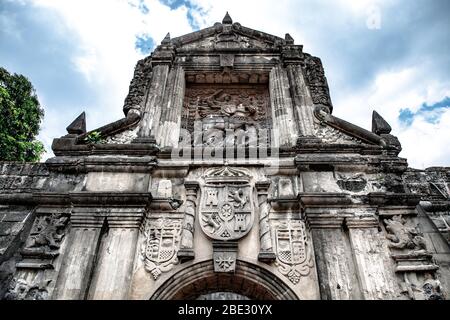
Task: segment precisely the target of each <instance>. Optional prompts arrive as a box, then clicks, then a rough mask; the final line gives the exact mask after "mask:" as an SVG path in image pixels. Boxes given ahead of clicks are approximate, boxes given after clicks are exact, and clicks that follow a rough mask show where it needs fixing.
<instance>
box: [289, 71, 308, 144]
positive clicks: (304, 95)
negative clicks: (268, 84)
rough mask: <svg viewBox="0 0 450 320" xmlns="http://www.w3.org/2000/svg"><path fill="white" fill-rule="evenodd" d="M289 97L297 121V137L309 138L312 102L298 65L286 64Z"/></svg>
mask: <svg viewBox="0 0 450 320" xmlns="http://www.w3.org/2000/svg"><path fill="white" fill-rule="evenodd" d="M286 70H287V75H288V79H289V84H290V89H291V96H292V100H293V105H294V107H293V108H294V114H295V118H296V120H297V125H298V129H299V135H300V136H302V137H310V136H313V135H314V124H313V108H314V105H313V102H312V99H311V96H310V94H309V90H308V87H307V86H306V83H305V79H304V75H303V71H302V68H301V66H300V65H297V64H288V65H287V66H286Z"/></svg>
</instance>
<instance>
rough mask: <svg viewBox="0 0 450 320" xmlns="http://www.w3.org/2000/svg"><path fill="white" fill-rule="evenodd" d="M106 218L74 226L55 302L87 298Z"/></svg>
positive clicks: (56, 288) (77, 223) (59, 277)
mask: <svg viewBox="0 0 450 320" xmlns="http://www.w3.org/2000/svg"><path fill="white" fill-rule="evenodd" d="M104 221H105V218H103V217H102V218H100V219H92V220H91V221H84V223H79V222H76V223H73V222H72V226H71V230H70V232H69V237H68V240H67V241H68V243H69V247H68V248H67V250H66V253H65V255H64V261H63V264H62V267H61V270H60V273H59V276H58V279H57V281H56V287H55V291H54V293H53V297H52V299H58V300H81V299H85V298H86V293H87V290H88V288H89V285H90V278H91V275H92V269H93V267H94V263H95V259H96V255H97V251H98V244H99V240H100V235H101V230H102V226H103V225H104Z"/></svg>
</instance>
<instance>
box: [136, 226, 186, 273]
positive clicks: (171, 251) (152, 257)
mask: <svg viewBox="0 0 450 320" xmlns="http://www.w3.org/2000/svg"><path fill="white" fill-rule="evenodd" d="M180 231H181V222H180V221H171V220H170V219H158V220H156V221H150V222H149V223H148V224H147V226H146V228H145V231H144V235H145V237H146V240H145V241H144V242H143V247H142V256H143V259H144V261H145V269H146V270H148V271H150V272H151V273H152V275H153V277H154V278H155V280H156V279H157V278H158V277H159V275H160V274H161V273H162V272H165V271H168V270H170V269H171V268H172V267H173V265H174V264H176V263H177V262H178V259H177V256H176V253H177V248H178V243H179V240H180Z"/></svg>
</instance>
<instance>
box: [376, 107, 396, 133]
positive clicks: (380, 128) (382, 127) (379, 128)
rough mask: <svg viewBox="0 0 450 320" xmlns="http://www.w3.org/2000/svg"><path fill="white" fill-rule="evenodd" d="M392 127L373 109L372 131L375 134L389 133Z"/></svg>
mask: <svg viewBox="0 0 450 320" xmlns="http://www.w3.org/2000/svg"><path fill="white" fill-rule="evenodd" d="M391 130H392V128H391V126H390V125H389V123H387V121H386V120H384V119H383V117H382V116H380V115H379V114H378V112H376V111H375V110H374V111H373V113H372V132H373V133H375V134H378V135H380V134H389V133H390V132H391Z"/></svg>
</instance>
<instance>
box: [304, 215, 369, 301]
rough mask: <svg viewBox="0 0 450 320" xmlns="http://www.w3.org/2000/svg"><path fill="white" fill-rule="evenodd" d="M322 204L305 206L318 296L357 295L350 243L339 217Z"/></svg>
mask: <svg viewBox="0 0 450 320" xmlns="http://www.w3.org/2000/svg"><path fill="white" fill-rule="evenodd" d="M327 211H329V210H328V209H326V208H318V209H317V210H316V209H315V208H314V209H313V208H306V210H305V215H306V219H307V221H308V224H309V227H310V229H311V234H312V239H313V244H314V252H315V257H316V265H317V273H318V278H319V288H320V296H321V299H322V300H349V299H357V300H359V299H361V298H362V297H361V292H360V289H359V282H358V278H357V273H356V268H355V264H354V262H353V259H352V254H351V249H350V243H349V241H348V237H347V236H346V234H345V232H344V230H343V228H342V223H343V218H340V217H336V215H335V214H329V213H328V212H327Z"/></svg>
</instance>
